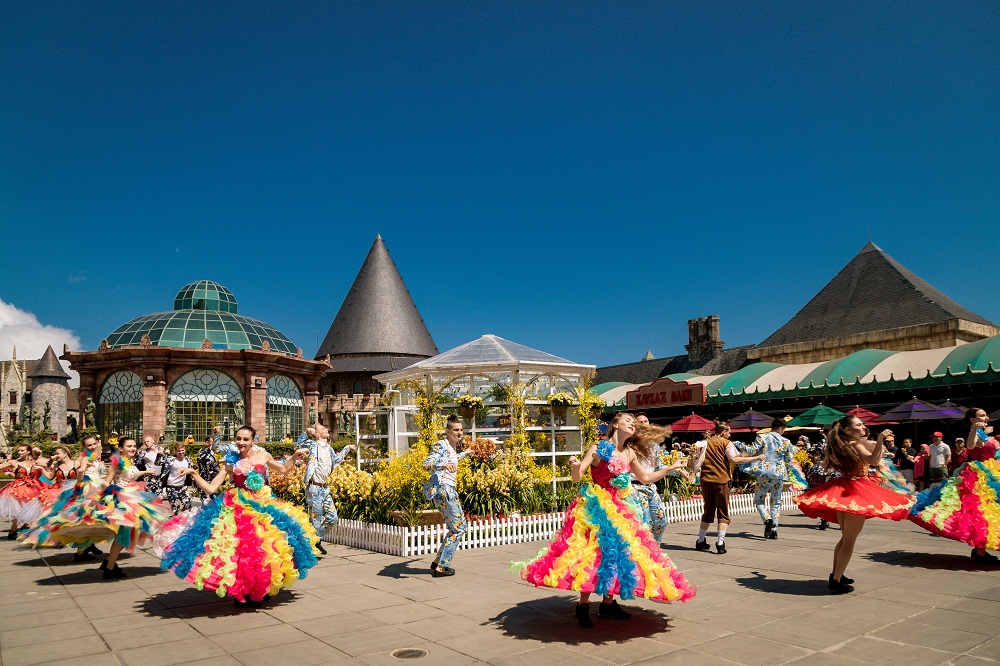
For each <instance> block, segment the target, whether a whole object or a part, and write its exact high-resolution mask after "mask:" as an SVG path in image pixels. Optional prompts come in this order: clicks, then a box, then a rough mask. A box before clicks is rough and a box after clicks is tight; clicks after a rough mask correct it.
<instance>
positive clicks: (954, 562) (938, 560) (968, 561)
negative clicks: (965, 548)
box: [863, 550, 1000, 571]
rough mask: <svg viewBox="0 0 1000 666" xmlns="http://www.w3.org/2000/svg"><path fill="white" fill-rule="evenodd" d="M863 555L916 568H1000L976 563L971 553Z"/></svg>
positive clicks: (905, 552)
mask: <svg viewBox="0 0 1000 666" xmlns="http://www.w3.org/2000/svg"><path fill="white" fill-rule="evenodd" d="M863 557H864V558H865V559H867V560H871V561H872V562H878V563H880V564H895V565H897V566H901V567H912V568H914V569H949V570H952V571H997V570H998V569H1000V567H996V566H990V565H989V564H976V563H975V562H973V561H972V557H970V556H969V555H952V554H950V553H938V554H935V553H913V552H909V551H905V550H892V551H889V552H885V553H867V554H865V555H864V556H863Z"/></svg>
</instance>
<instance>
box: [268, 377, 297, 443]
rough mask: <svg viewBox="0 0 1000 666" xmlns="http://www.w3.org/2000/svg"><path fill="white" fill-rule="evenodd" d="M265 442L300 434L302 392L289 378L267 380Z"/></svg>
mask: <svg viewBox="0 0 1000 666" xmlns="http://www.w3.org/2000/svg"><path fill="white" fill-rule="evenodd" d="M266 413H267V441H269V442H277V441H279V440H281V439H284V437H285V435H287V434H289V433H291V434H292V437H296V436H298V434H299V433H300V432H302V392H301V391H299V386H298V384H296V383H295V380H294V379H292V378H291V377H286V376H285V375H274V376H273V377H271V378H270V379H268V380H267V412H266Z"/></svg>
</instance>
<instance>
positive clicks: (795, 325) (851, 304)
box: [758, 241, 995, 347]
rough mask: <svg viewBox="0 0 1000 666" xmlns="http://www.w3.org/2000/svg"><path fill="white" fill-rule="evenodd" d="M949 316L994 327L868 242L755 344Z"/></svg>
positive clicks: (835, 335) (770, 344)
mask: <svg viewBox="0 0 1000 666" xmlns="http://www.w3.org/2000/svg"><path fill="white" fill-rule="evenodd" d="M953 319H964V320H965V321H969V322H975V323H978V324H985V325H987V326H995V324H993V322H991V321H989V320H987V319H985V318H983V317H980V316H979V315H977V314H976V313H974V312H971V311H969V310H966V309H965V308H963V307H962V306H961V305H959V304H958V303H956V302H955V301H953V300H951V299H950V298H948V297H947V296H945V295H944V294H943V293H941V292H940V291H938V290H937V289H935V288H934V287H932V286H931V285H929V284H928V283H927V282H925V281H924V280H922V279H921V278H920V277H918V276H917V275H916V274H914V273H913V272H912V271H911V270H910V269H908V268H906V267H905V266H903V265H902V264H901V263H899V262H898V261H896V260H895V259H893V258H892V257H890V256H889V255H888V254H886V253H885V252H884V251H883V250H882V248H880V247H878V246H877V245H875V244H874V243H872V242H871V241H869V242H868V244H866V245H865V246H864V247H863V248H861V251H860V252H859V253H858V254H857V256H855V257H854V258H853V259H851V261H850V262H849V263H848V264H847V265H846V266H844V268H843V269H841V271H840V272H839V273H837V275H836V276H834V278H833V279H832V280H830V282H829V283H827V285H826V286H825V287H823V288H822V289H821V290H820V292H819V293H818V294H816V295H815V296H814V297H813V299H812V300H811V301H809V302H808V303H806V305H805V307H803V308H802V309H801V310H799V312H798V313H797V314H796V315H795V316H794V317H792V318H791V319H789V320H788V323H786V324H785V325H784V326H782V327H781V328H779V329H778V330H777V331H775V332H774V333H772V334H771V336H770V337H769V338H767V339H766V340H764V341H763V342H762V343H760V345H758V346H759V347H774V346H777V345H784V344H790V343H794V342H806V341H811V340H823V339H827V338H839V337H844V336H848V335H854V334H856V333H867V332H870V331H879V330H883V329H891V328H902V327H904V326H914V325H917V324H929V323H933V322H939V321H949V320H953Z"/></svg>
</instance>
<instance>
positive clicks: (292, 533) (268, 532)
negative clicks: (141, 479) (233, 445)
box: [156, 452, 319, 601]
mask: <svg viewBox="0 0 1000 666" xmlns="http://www.w3.org/2000/svg"><path fill="white" fill-rule="evenodd" d="M226 464H227V465H230V466H231V467H232V477H233V485H234V486H235V487H233V488H228V489H226V490H225V491H222V492H218V493H216V494H215V495H214V496H213V498H212V499H211V500H209V501H208V502H207V503H206V504H205V505H204V506H201V507H197V508H195V509H192V510H191V511H188V512H186V513H182V514H180V515H178V516H175V517H174V518H173V519H171V520H169V521H168V522H167V523H165V524H164V525H163V526H162V528H161V530H160V532H159V534H158V535H157V537H156V544H157V554H158V555H159V557H160V559H161V560H162V562H161V563H160V566H162V567H163V568H164V569H169V570H171V571H173V572H174V573H175V574H177V576H179V577H180V578H182V579H184V580H186V581H188V582H189V583H192V584H193V585H194V586H195V587H196V588H198V589H199V590H201V589H206V590H212V591H214V592H215V593H216V594H217V595H219V596H220V597H224V596H227V595H228V596H230V597H233V598H234V599H236V600H237V601H247V600H251V601H261V600H262V599H263V598H264V596H265V595H275V594H277V593H278V592H279V591H280V590H281V589H283V588H286V587H290V586H291V585H292V584H293V583H294V582H295V581H296V580H298V579H299V578H305V577H306V575H307V573H308V571H309V569H311V568H312V567H313V566H315V565H316V561H317V560H316V552H317V551H315V550H314V546H313V544H315V543H317V542H318V541H319V537H317V536H316V530H315V529H313V526H312V525H311V524H310V523H309V516H308V515H307V514H306V512H305V510H303V509H301V508H300V507H298V506H295V505H294V504H290V503H288V502H284V501H282V500H279V499H275V498H274V497H272V496H271V489H270V488H269V487H268V486H267V481H266V474H267V468H266V467H265V466H264V465H254V464H253V463H252V462H251V461H250V460H249V459H241V458H240V457H239V454H238V453H235V452H230V453H228V454H227V455H226Z"/></svg>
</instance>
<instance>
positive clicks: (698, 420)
mask: <svg viewBox="0 0 1000 666" xmlns="http://www.w3.org/2000/svg"><path fill="white" fill-rule="evenodd" d="M670 428H671V429H672V430H673V431H674V432H704V431H705V430H714V429H715V421H709V420H708V419H706V418H703V417H701V416H698V415H697V414H693V413H692V414H691V415H690V416H685V417H684V418H682V419H680V420H679V421H674V422H673V423H671V424H670Z"/></svg>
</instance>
